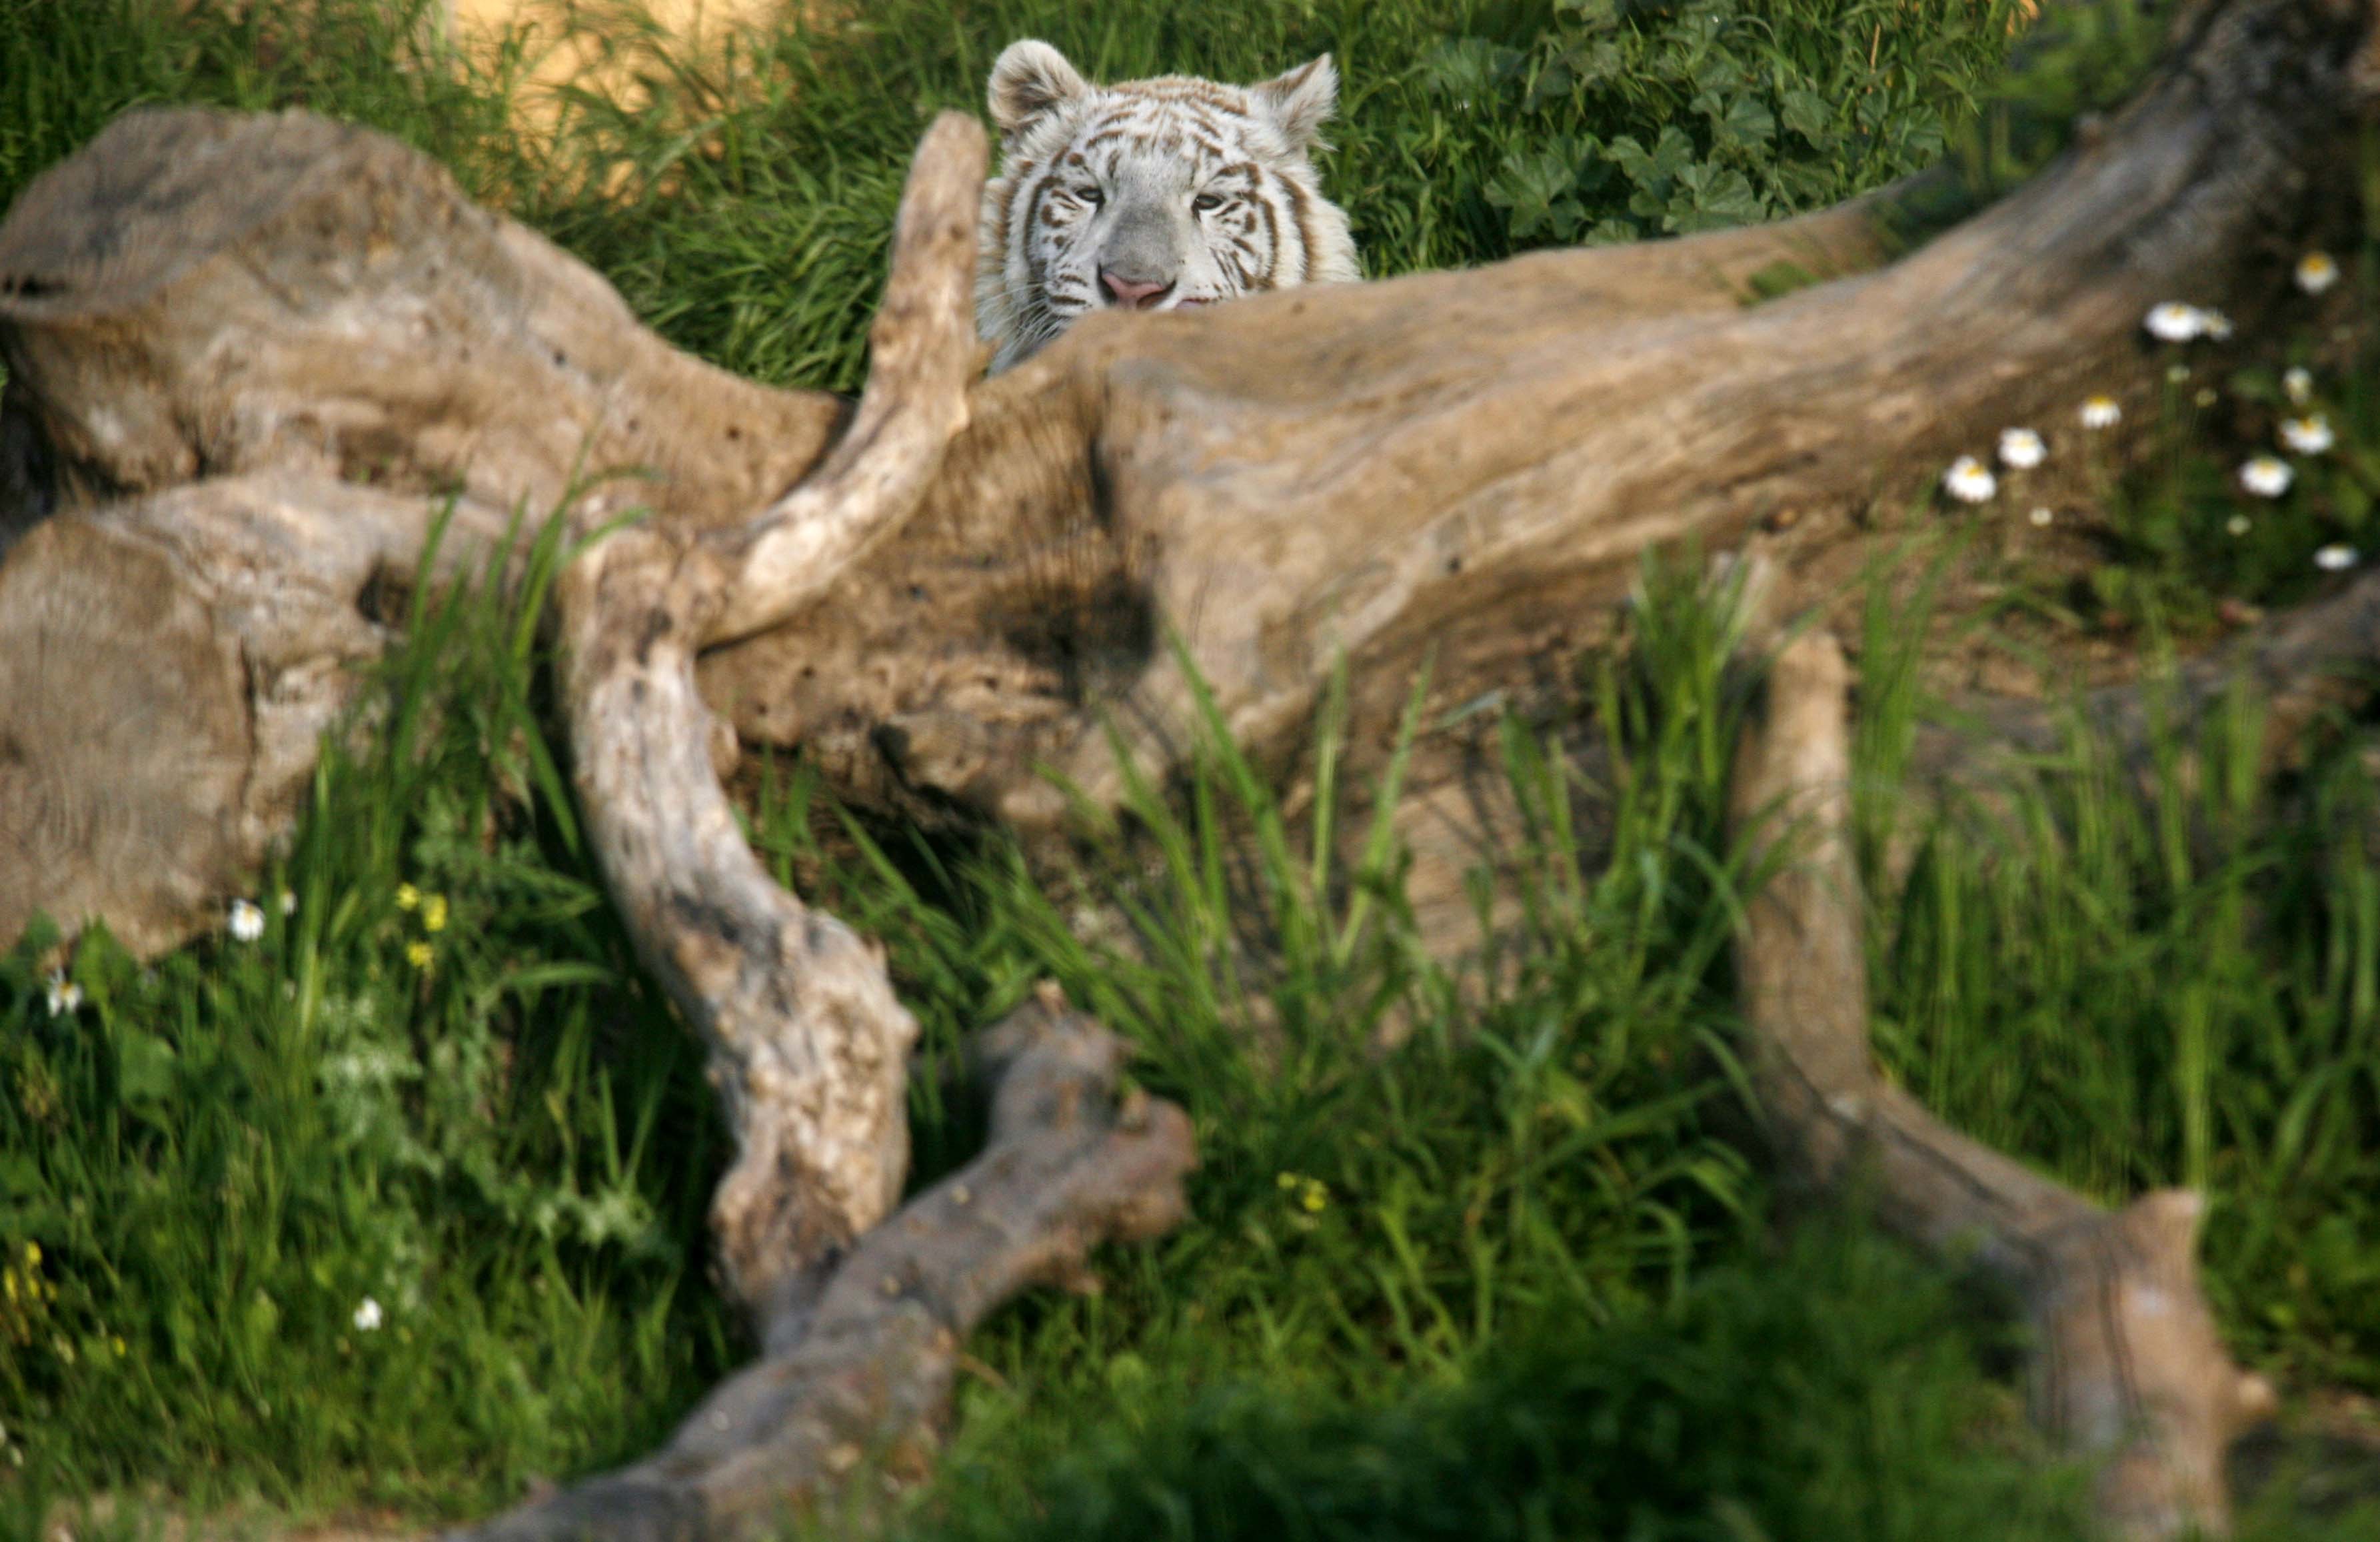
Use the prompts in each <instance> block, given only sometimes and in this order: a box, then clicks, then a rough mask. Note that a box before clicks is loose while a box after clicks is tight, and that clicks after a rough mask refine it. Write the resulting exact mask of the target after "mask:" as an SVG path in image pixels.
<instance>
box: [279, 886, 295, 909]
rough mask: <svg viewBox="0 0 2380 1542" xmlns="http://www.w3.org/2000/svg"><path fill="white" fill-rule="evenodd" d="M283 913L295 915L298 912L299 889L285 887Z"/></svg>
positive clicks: (282, 897) (282, 904)
mask: <svg viewBox="0 0 2380 1542" xmlns="http://www.w3.org/2000/svg"><path fill="white" fill-rule="evenodd" d="M281 914H283V915H284V916H295V915H297V890H295V889H284V890H283V891H281Z"/></svg>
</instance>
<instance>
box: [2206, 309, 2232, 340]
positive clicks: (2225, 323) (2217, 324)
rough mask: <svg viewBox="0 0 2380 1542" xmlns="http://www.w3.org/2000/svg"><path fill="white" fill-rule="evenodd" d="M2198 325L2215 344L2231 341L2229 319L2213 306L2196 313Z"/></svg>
mask: <svg viewBox="0 0 2380 1542" xmlns="http://www.w3.org/2000/svg"><path fill="white" fill-rule="evenodd" d="M2198 324H2199V325H2200V326H2201V327H2203V328H2204V329H2205V332H2206V335H2207V336H2208V337H2209V338H2211V339H2213V340H2214V341H2216V342H2217V343H2228V342H2229V341H2230V339H2231V318H2230V317H2228V316H2226V315H2225V314H2223V312H2221V311H2220V310H2216V309H2215V308H2214V307H2213V306H2209V307H2207V308H2206V309H2205V310H2202V311H2200V312H2199V313H2198Z"/></svg>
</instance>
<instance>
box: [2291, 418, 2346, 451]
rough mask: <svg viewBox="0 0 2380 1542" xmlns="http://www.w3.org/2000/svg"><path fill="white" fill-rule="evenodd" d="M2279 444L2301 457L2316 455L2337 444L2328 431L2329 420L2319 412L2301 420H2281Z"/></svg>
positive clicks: (2335, 438)
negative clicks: (2284, 445)
mask: <svg viewBox="0 0 2380 1542" xmlns="http://www.w3.org/2000/svg"><path fill="white" fill-rule="evenodd" d="M2281 443H2283V444H2286V445H2288V446H2289V449H2290V450H2291V451H2293V452H2295V453H2296V454H2298V455H2320V454H2322V453H2323V452H2324V451H2325V450H2327V449H2329V448H2330V447H2331V446H2332V445H2333V444H2336V443H2338V435H2336V434H2334V433H2332V432H2331V431H2330V419H2327V418H2325V417H2324V416H2323V415H2322V414H2321V413H2319V412H2309V413H2307V414H2306V415H2305V416H2304V417H2302V418H2284V419H2281Z"/></svg>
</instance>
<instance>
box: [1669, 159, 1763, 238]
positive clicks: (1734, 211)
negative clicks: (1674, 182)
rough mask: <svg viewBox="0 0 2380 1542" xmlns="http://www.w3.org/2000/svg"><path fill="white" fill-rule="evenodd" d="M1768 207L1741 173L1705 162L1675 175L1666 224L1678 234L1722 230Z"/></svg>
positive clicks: (1756, 217) (1749, 220)
mask: <svg viewBox="0 0 2380 1542" xmlns="http://www.w3.org/2000/svg"><path fill="white" fill-rule="evenodd" d="M1767 214H1768V208H1767V205H1766V204H1764V203H1763V202H1761V200H1760V195H1759V194H1758V193H1755V192H1754V191H1753V190H1752V184H1751V182H1750V181H1749V180H1747V179H1746V178H1745V176H1744V175H1743V173H1742V172H1740V171H1737V170H1734V169H1733V168H1732V167H1726V168H1722V167H1719V166H1715V165H1713V164H1710V163H1709V162H1707V161H1706V162H1704V163H1703V164H1700V165H1694V166H1688V167H1687V168H1686V169H1685V170H1683V171H1682V172H1680V173H1679V174H1678V191H1677V196H1676V197H1675V198H1674V199H1672V200H1670V219H1669V220H1668V222H1667V223H1668V225H1669V227H1670V229H1672V230H1674V231H1677V232H1679V233H1680V234H1685V233H1688V232H1692V231H1696V230H1724V229H1726V228H1728V227H1729V226H1730V225H1751V224H1753V223H1754V222H1755V221H1757V220H1761V219H1765V218H1767Z"/></svg>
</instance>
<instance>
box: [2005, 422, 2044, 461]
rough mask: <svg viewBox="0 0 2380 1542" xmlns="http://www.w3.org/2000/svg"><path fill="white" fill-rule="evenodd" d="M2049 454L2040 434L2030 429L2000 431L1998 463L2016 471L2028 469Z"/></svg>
mask: <svg viewBox="0 0 2380 1542" xmlns="http://www.w3.org/2000/svg"><path fill="white" fill-rule="evenodd" d="M2048 456H2049V446H2048V445H2046V444H2045V443H2042V442H2041V435H2039V434H2037V433H2035V432H2034V431H2032V430H2031V429H2002V430H2001V431H2000V464H2001V465H2003V466H2006V467H2010V468H2012V469H2014V470H2018V471H2030V470H2031V469H2033V468H2034V467H2036V466H2038V465H2040V464H2041V463H2042V462H2043V461H2044V460H2046V459H2047V458H2048Z"/></svg>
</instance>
